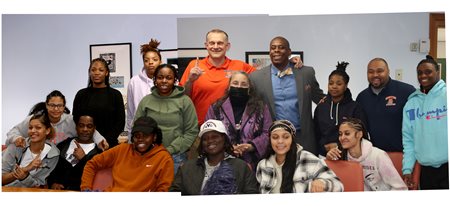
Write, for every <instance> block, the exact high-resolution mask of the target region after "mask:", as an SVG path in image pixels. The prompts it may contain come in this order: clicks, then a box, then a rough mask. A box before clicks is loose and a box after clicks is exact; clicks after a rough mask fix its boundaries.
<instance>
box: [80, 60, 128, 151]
mask: <svg viewBox="0 0 450 206" xmlns="http://www.w3.org/2000/svg"><path fill="white" fill-rule="evenodd" d="M88 74H89V83H88V87H87V88H84V89H81V90H79V91H78V92H77V94H76V96H75V99H74V101H73V115H74V116H79V115H80V112H81V111H83V110H88V111H92V115H93V117H94V119H95V120H96V121H97V122H96V123H97V125H96V126H97V130H98V132H100V134H101V135H103V136H104V137H105V139H106V140H107V141H108V144H109V145H110V147H113V146H116V145H117V144H118V140H117V138H118V137H119V134H120V133H121V132H122V131H123V128H124V126H125V107H124V103H123V98H122V94H121V93H120V92H119V91H118V90H117V89H114V88H111V87H110V85H109V76H110V71H109V67H108V63H107V62H106V61H105V60H104V59H101V58H97V59H94V60H92V61H91V64H90V66H89V69H88Z"/></svg>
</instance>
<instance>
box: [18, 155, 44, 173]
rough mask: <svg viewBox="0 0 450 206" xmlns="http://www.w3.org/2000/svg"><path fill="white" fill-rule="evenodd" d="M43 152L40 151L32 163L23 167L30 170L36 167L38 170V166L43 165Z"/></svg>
mask: <svg viewBox="0 0 450 206" xmlns="http://www.w3.org/2000/svg"><path fill="white" fill-rule="evenodd" d="M41 152H42V151H39V153H38V154H37V155H36V157H35V158H34V159H33V161H31V162H30V164H28V165H27V166H26V167H25V168H23V169H25V171H27V172H29V171H31V170H34V169H36V170H37V169H38V168H40V167H41V165H42V160H41Z"/></svg>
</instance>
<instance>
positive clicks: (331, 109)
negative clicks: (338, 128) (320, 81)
mask: <svg viewBox="0 0 450 206" xmlns="http://www.w3.org/2000/svg"><path fill="white" fill-rule="evenodd" d="M333 104H334V103H333V101H331V107H330V119H333ZM338 113H339V102H338V103H337V104H336V125H338V123H339V122H338V121H339V120H338Z"/></svg>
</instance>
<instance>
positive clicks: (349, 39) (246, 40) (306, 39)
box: [178, 13, 429, 98]
mask: <svg viewBox="0 0 450 206" xmlns="http://www.w3.org/2000/svg"><path fill="white" fill-rule="evenodd" d="M428 16H429V14H428V13H400V14H399V13H398V14H347V15H345V14H339V15H303V16H271V17H227V18H201V19H190V18H183V19H179V20H178V32H179V34H183V35H178V45H179V47H201V46H202V45H203V42H204V41H205V34H206V32H208V31H209V30H211V29H212V28H220V29H223V30H224V31H226V32H227V33H228V35H229V37H230V42H231V49H230V51H229V52H228V53H227V54H228V56H229V57H230V58H232V59H240V60H242V61H245V52H246V51H268V48H269V42H270V40H271V39H272V38H273V37H275V36H278V35H280V36H284V37H286V38H287V39H288V40H289V42H290V45H291V49H292V50H293V51H295V50H298V51H304V56H305V57H304V61H305V65H310V66H313V67H314V68H315V70H316V77H317V79H318V81H319V84H320V86H321V88H322V89H323V90H324V91H325V92H326V91H327V87H326V85H327V83H328V75H329V74H330V72H331V71H332V70H334V69H335V65H336V64H337V61H343V60H345V61H348V62H350V64H349V65H348V67H347V72H348V73H349V75H350V83H349V88H350V89H351V91H352V93H353V96H354V98H356V96H357V94H358V93H359V92H360V91H361V90H363V89H365V88H366V87H367V85H368V83H367V78H366V67H367V63H368V61H370V59H372V58H374V57H383V58H385V59H386V60H387V61H388V64H389V67H390V69H391V77H394V74H395V70H396V69H403V81H405V82H408V83H410V84H412V85H414V86H415V87H417V86H418V83H417V78H416V72H415V68H416V66H417V63H419V61H420V60H421V59H423V58H425V54H421V53H417V52H410V51H409V44H410V43H411V42H417V41H418V40H419V39H421V38H428V19H429V17H428Z"/></svg>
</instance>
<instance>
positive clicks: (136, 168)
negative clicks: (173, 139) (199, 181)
mask: <svg viewBox="0 0 450 206" xmlns="http://www.w3.org/2000/svg"><path fill="white" fill-rule="evenodd" d="M173 167H174V166H173V160H172V157H171V156H170V154H169V152H168V151H167V150H166V149H165V148H164V147H163V146H162V145H155V147H153V148H152V149H151V150H150V151H148V152H147V153H145V154H143V155H142V154H140V153H139V152H138V151H136V150H135V149H134V148H133V145H132V144H120V145H117V146H115V147H113V148H111V149H109V150H106V151H105V152H103V153H101V154H98V155H96V156H94V157H93V158H92V159H91V160H89V161H88V162H87V164H86V166H85V167H84V171H83V176H82V178H81V191H83V190H87V189H88V190H92V184H93V181H94V177H95V173H96V171H98V170H101V169H104V168H112V178H113V184H112V186H110V187H108V188H106V189H105V191H112V192H167V191H168V190H169V187H170V185H171V184H172V181H173V178H174V168H173Z"/></svg>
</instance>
